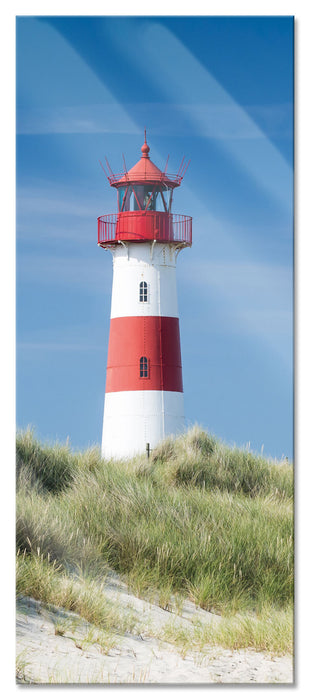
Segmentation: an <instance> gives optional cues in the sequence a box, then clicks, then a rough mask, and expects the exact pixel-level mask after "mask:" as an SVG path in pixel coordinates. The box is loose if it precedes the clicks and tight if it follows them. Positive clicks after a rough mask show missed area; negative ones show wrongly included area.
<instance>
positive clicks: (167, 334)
mask: <svg viewBox="0 0 310 700" xmlns="http://www.w3.org/2000/svg"><path fill="white" fill-rule="evenodd" d="M141 151H142V157H141V158H140V160H139V161H138V163H136V165H134V166H133V167H132V168H131V169H130V170H128V171H127V168H126V166H125V168H124V172H123V173H122V174H120V175H116V174H114V173H113V172H112V170H111V168H110V166H109V165H108V168H109V172H108V174H107V178H108V180H109V183H110V185H111V186H112V187H115V189H116V191H117V205H118V211H117V213H116V214H110V215H104V216H100V217H99V218H98V245H99V246H100V247H101V248H105V249H108V250H110V251H111V253H112V255H113V287H112V303H111V320H110V338H109V348H108V362H107V376H106V392H105V403H104V417H103V433H102V454H103V456H104V457H106V458H109V457H116V458H118V457H130V456H133V455H134V454H136V453H139V452H140V453H141V452H145V450H146V449H153V448H154V447H155V446H156V445H157V444H158V442H160V441H161V440H163V439H164V438H165V437H166V436H168V435H171V434H172V435H176V434H177V433H180V432H182V431H183V429H184V408H183V383H182V364H181V347H180V332H179V318H178V306H177V290H176V260H177V256H178V253H179V252H180V251H181V250H182V249H183V248H184V247H186V246H190V245H191V243H192V219H191V217H190V216H184V215H181V214H173V213H172V211H171V207H172V198H173V193H174V190H175V188H176V187H179V185H180V184H181V181H182V179H183V177H184V174H185V170H186V167H187V166H186V167H185V165H183V161H182V163H181V166H180V168H179V171H178V173H177V174H176V175H171V174H168V173H167V164H168V159H167V164H166V167H165V170H164V171H161V170H159V168H157V167H156V165H154V163H153V162H152V161H151V159H150V156H149V151H150V148H149V146H148V144H147V142H146V134H145V140H144V144H143V146H142V148H141ZM168 158H169V156H168ZM183 160H184V159H183Z"/></svg>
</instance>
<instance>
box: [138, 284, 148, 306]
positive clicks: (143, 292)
mask: <svg viewBox="0 0 310 700" xmlns="http://www.w3.org/2000/svg"><path fill="white" fill-rule="evenodd" d="M139 301H142V302H145V301H147V283H146V282H140V285H139Z"/></svg>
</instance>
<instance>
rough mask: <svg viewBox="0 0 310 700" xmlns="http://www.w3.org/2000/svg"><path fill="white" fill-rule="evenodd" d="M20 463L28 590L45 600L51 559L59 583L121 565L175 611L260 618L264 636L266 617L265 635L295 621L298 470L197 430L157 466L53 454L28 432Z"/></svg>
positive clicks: (173, 444)
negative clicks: (178, 604)
mask: <svg viewBox="0 0 310 700" xmlns="http://www.w3.org/2000/svg"><path fill="white" fill-rule="evenodd" d="M17 466H18V476H17V528H16V536H17V548H18V550H19V557H18V560H19V561H20V557H23V567H24V568H23V569H21V568H20V569H19V574H18V590H19V592H24V593H25V592H26V590H27V591H28V594H29V595H33V597H39V592H38V590H36V589H35V585H34V579H33V578H32V584H31V585H30V584H29V580H30V578H31V577H30V572H31V568H32V566H33V567H34V566H35V565H36V566H37V565H38V563H36V564H35V562H37V560H38V552H39V553H40V556H39V559H41V560H42V558H43V561H44V564H42V566H43V565H44V566H46V567H47V568H46V571H50V570H51V567H54V575H56V573H57V572H58V573H57V575H58V576H60V574H61V575H62V576H64V575H66V576H68V575H69V573H70V574H71V575H72V573H74V574H75V575H76V574H77V573H79V574H80V575H82V576H84V577H85V576H88V577H89V576H90V577H92V579H93V580H97V581H98V578H100V577H104V576H105V575H106V572H107V570H108V569H109V568H112V569H114V570H115V571H117V572H118V573H119V574H120V575H122V576H123V577H124V579H125V580H126V581H127V583H128V584H129V585H130V587H131V588H132V590H133V591H134V592H135V593H136V594H138V595H145V596H148V597H149V598H152V597H153V598H154V599H155V598H156V596H157V599H159V601H160V602H161V604H162V605H163V606H165V605H166V604H167V603H168V602H169V599H170V598H171V595H172V594H174V595H175V594H180V595H183V596H189V597H190V598H191V599H192V600H193V601H194V602H195V603H196V604H197V605H200V606H201V607H203V608H205V609H207V610H212V611H216V612H219V613H221V614H222V615H225V616H226V617H227V616H231V615H236V614H239V615H240V614H241V615H243V616H244V615H253V613H254V612H255V613H256V615H258V616H260V619H261V627H260V630H262V629H263V623H262V615H263V616H264V621H265V622H264V625H265V627H264V629H265V628H266V620H272V619H273V620H274V621H276V619H277V621H278V622H277V623H276V622H275V623H274V628H276V627H277V625H278V628H279V629H284V627H285V625H286V626H287V624H288V623H287V621H288V620H291V617H292V616H291V606H292V597H293V542H292V540H293V470H292V465H291V464H289V463H287V462H286V461H284V462H281V463H276V462H272V461H269V460H267V459H266V458H264V457H262V456H255V455H253V454H252V453H250V452H248V451H243V450H239V449H236V448H234V449H231V448H228V447H227V446H226V445H224V444H222V443H221V442H220V441H218V440H216V439H215V438H214V437H213V436H210V435H208V434H207V433H205V432H204V431H202V430H201V429H199V428H197V427H195V428H193V429H191V430H190V431H188V433H187V434H185V435H183V436H181V437H179V438H177V439H175V440H172V439H168V440H166V441H165V442H163V443H162V444H161V445H160V446H159V447H158V448H156V449H155V450H154V451H153V452H152V453H151V457H150V459H149V460H147V458H146V457H144V456H143V457H137V458H135V459H131V460H127V461H112V460H111V461H105V460H103V459H101V457H100V454H99V451H98V450H97V449H91V450H88V451H86V452H84V453H80V454H72V453H71V452H70V449H69V447H68V446H59V445H56V446H55V447H49V446H41V445H40V444H39V443H38V442H37V441H36V440H35V438H34V436H33V434H32V433H31V432H30V431H27V432H25V433H20V434H19V435H18V437H17ZM25 562H26V563H25ZM26 567H28V568H26ZM55 567H56V569H55ZM58 567H61V569H59V568H58ZM21 571H23V572H24V574H23V576H21V573H20V572H21ZM55 571H56V573H55ZM27 579H28V587H27V585H26V583H27ZM47 580H48V577H47ZM42 581H43V582H44V576H43V577H42ZM40 595H42V593H41V594H40ZM49 595H51V594H49ZM45 600H47V598H45ZM49 602H54V601H52V600H50V601H49ZM62 604H63V605H64V606H65V607H66V603H62ZM266 611H267V612H266ZM283 615H284V618H285V625H284V623H283V619H284V618H283ZM276 616H277V618H276ZM281 616H282V617H281ZM280 618H281V620H282V623H281V624H282V626H281V625H280V622H279V620H280ZM244 619H245V618H243V620H244ZM91 621H92V622H93V619H92V620H91ZM234 624H235V623H234ZM272 624H273V623H272V622H270V625H272ZM289 624H290V625H291V622H290V623H289ZM232 628H233V627H232V622H231V627H230V629H231V630H232ZM241 629H242V630H243V631H242V635H243V637H242V635H241V633H240V634H239V637H238V638H240V639H241V638H244V639H246V634H245V630H247V631H248V638H250V637H251V634H250V633H249V629H250V623H249V622H247V623H245V622H243V626H242V625H241V627H240V624H239V631H240V630H241ZM251 629H252V628H251ZM257 629H258V628H257V627H256V630H257ZM290 629H291V627H290ZM261 633H262V632H261V631H260V634H261ZM237 636H238V635H237ZM252 636H253V635H252ZM270 644H271V648H274V646H275V642H273V643H271V642H270V643H269V645H270ZM286 644H287V642H286ZM272 645H273V646H272Z"/></svg>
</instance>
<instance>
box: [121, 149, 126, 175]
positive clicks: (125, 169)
mask: <svg viewBox="0 0 310 700" xmlns="http://www.w3.org/2000/svg"><path fill="white" fill-rule="evenodd" d="M122 156H123V161H124V172H125V173H127V165H126V161H125V156H124V153H122Z"/></svg>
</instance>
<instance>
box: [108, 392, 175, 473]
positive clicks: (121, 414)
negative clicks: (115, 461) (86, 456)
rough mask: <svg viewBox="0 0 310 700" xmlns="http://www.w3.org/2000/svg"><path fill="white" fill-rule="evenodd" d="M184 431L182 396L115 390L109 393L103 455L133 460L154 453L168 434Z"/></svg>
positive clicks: (166, 393) (168, 393)
mask: <svg viewBox="0 0 310 700" xmlns="http://www.w3.org/2000/svg"><path fill="white" fill-rule="evenodd" d="M183 431H184V408H183V393H181V392H177V391H114V392H110V393H106V395H105V404H104V419H103V432H102V456H103V457H104V458H106V459H109V458H111V457H113V458H123V457H133V456H134V455H136V454H139V453H143V452H144V453H145V451H146V445H147V443H149V446H150V449H151V450H152V449H153V448H154V447H156V445H158V443H159V442H161V441H162V440H163V439H164V438H165V437H167V436H168V435H177V434H180V433H182V432H183Z"/></svg>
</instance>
